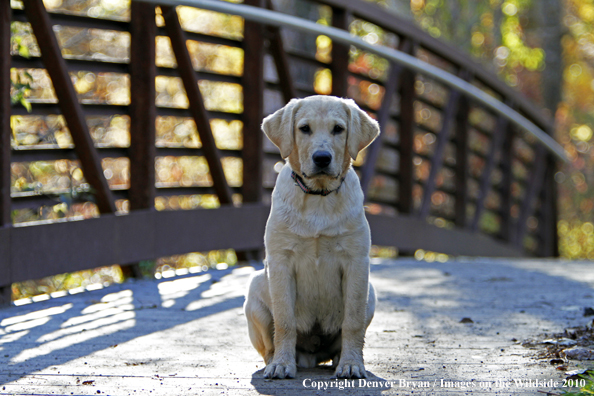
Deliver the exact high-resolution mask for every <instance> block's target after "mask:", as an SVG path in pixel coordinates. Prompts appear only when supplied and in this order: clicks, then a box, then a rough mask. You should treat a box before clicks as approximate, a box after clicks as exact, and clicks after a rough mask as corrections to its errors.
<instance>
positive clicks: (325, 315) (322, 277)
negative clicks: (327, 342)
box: [293, 237, 344, 333]
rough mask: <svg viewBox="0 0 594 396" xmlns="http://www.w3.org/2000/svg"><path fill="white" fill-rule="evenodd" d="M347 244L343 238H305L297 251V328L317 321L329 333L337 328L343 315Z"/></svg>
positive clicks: (309, 327) (295, 264) (302, 328)
mask: <svg viewBox="0 0 594 396" xmlns="http://www.w3.org/2000/svg"><path fill="white" fill-rule="evenodd" d="M343 251H344V247H343V246H342V241H340V238H335V237H319V238H304V239H303V243H302V244H300V246H299V247H298V248H297V249H296V251H295V255H294V257H295V261H294V262H293V268H294V273H295V286H296V301H295V316H296V319H297V329H298V330H299V331H303V332H307V331H308V330H309V329H311V328H312V327H313V326H314V325H315V324H316V323H318V324H319V325H320V326H321V328H322V329H323V330H324V332H326V333H332V332H335V331H337V330H338V329H339V328H340V325H341V324H342V319H343V316H344V312H343V310H344V308H343V307H344V303H343V294H342V274H343V270H344V268H343V266H342V265H341V264H342V263H344V257H343V255H342V252H343Z"/></svg>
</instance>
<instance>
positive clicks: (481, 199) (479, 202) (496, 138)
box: [470, 117, 509, 231]
mask: <svg viewBox="0 0 594 396" xmlns="http://www.w3.org/2000/svg"><path fill="white" fill-rule="evenodd" d="M508 128H509V121H507V120H506V119H504V118H502V117H499V118H498V119H497V125H496V126H495V131H494V132H493V136H492V137H491V144H490V145H489V154H488V155H487V161H486V163H485V165H484V167H483V172H482V174H481V181H480V183H479V194H478V197H477V199H476V209H475V212H474V218H473V219H472V223H471V225H470V230H471V231H476V230H478V227H479V222H480V220H481V216H482V214H483V211H484V210H485V200H486V199H487V195H488V194H489V190H490V189H491V175H492V173H493V170H494V169H495V166H496V165H497V164H496V161H497V159H498V156H499V155H500V154H501V147H502V146H503V141H504V138H505V136H506V135H507V129H508Z"/></svg>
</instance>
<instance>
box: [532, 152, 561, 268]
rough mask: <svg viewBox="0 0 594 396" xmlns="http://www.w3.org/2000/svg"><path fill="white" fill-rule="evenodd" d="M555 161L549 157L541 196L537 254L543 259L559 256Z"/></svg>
mask: <svg viewBox="0 0 594 396" xmlns="http://www.w3.org/2000/svg"><path fill="white" fill-rule="evenodd" d="M555 171H556V166H555V161H554V159H553V158H552V157H551V155H548V156H547V170H546V173H545V180H544V186H543V191H542V195H541V205H540V219H538V227H539V234H540V235H539V239H540V240H539V243H538V250H537V254H538V255H539V256H542V257H558V256H559V237H558V232H557V200H556V197H557V185H556V182H555Z"/></svg>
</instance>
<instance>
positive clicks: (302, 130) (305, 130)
mask: <svg viewBox="0 0 594 396" xmlns="http://www.w3.org/2000/svg"><path fill="white" fill-rule="evenodd" d="M299 130H300V131H301V132H303V133H310V132H311V129H309V125H307V124H306V125H303V126H301V127H299Z"/></svg>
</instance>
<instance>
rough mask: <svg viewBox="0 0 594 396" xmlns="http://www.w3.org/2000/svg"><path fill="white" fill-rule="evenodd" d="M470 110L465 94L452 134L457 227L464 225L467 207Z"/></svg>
mask: <svg viewBox="0 0 594 396" xmlns="http://www.w3.org/2000/svg"><path fill="white" fill-rule="evenodd" d="M469 112H470V101H469V100H468V98H467V97H466V96H462V97H461V98H460V102H459V103H458V111H457V113H456V126H455V128H456V129H455V132H454V136H455V137H456V141H455V144H456V166H455V185H456V191H455V193H454V223H455V225H456V227H457V228H465V227H466V216H467V215H466V212H467V208H468V175H469V171H468V170H469V169H468V166H469V161H468V156H469V154H470V150H469V147H468V115H469Z"/></svg>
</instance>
